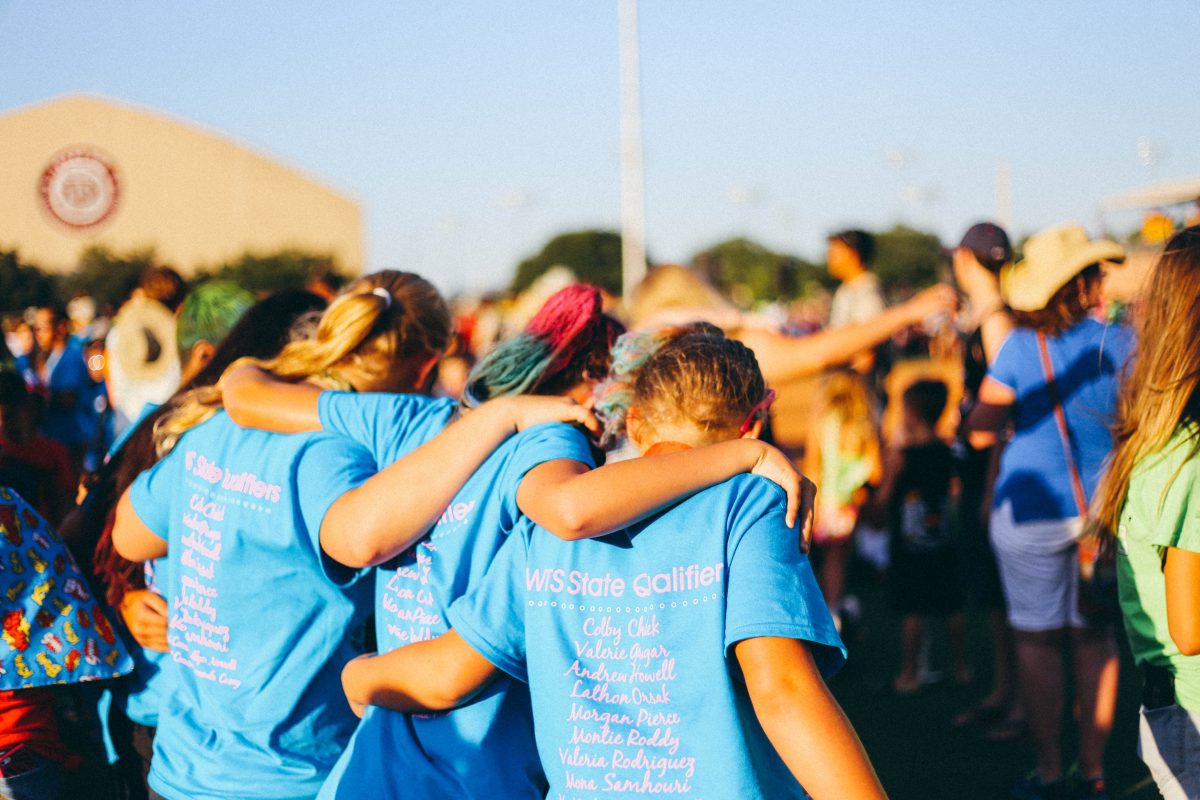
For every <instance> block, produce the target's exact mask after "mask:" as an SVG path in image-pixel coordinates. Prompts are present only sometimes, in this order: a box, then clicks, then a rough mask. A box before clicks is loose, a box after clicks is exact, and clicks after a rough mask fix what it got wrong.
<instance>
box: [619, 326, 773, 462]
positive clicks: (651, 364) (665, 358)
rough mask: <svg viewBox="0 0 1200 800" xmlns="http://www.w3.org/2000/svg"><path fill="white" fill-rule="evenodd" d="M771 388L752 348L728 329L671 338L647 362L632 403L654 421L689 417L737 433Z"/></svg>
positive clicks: (699, 425)
mask: <svg viewBox="0 0 1200 800" xmlns="http://www.w3.org/2000/svg"><path fill="white" fill-rule="evenodd" d="M766 392H767V387H766V381H764V380H763V376H762V370H760V369H759V367H758V360H757V359H756V358H755V357H754V352H753V351H752V350H750V348H748V347H746V345H744V344H742V343H741V342H739V341H737V340H736V339H727V338H725V337H724V336H723V335H719V334H712V333H693V334H686V335H683V336H678V337H676V338H674V339H670V340H669V341H667V342H666V343H664V344H663V345H662V347H660V348H659V350H658V352H656V353H655V354H654V355H652V356H651V357H650V358H649V359H648V360H647V361H646V363H645V364H643V365H642V367H641V369H639V370H638V373H637V378H636V380H634V382H633V401H632V405H633V406H636V407H637V409H638V411H639V413H640V417H641V418H642V419H643V420H645V421H646V422H647V423H648V424H649V425H651V426H653V425H655V424H658V423H686V424H688V425H691V426H693V427H695V428H696V429H697V430H700V431H703V432H705V433H707V434H709V435H711V436H714V437H719V438H722V439H724V438H730V439H732V438H737V437H738V435H739V431H738V428H739V427H740V426H741V424H742V422H744V421H745V419H746V417H747V415H749V413H750V412H751V411H752V410H754V407H755V406H756V405H758V404H759V403H760V402H761V401H762V400H763V398H764V397H765V396H766Z"/></svg>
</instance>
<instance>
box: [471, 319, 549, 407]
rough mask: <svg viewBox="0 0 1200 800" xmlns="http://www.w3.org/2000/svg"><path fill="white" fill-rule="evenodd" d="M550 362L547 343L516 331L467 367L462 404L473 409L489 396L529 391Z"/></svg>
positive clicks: (504, 395) (488, 398)
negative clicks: (472, 367) (466, 379)
mask: <svg viewBox="0 0 1200 800" xmlns="http://www.w3.org/2000/svg"><path fill="white" fill-rule="evenodd" d="M553 361H554V351H553V349H551V347H550V343H549V342H547V341H545V340H544V339H540V338H538V337H536V336H532V335H530V334H528V333H518V334H517V335H516V336H514V337H513V338H512V339H509V340H508V341H506V342H503V343H501V344H500V345H499V346H497V347H496V348H495V349H494V350H492V351H491V352H490V353H488V354H487V355H486V356H484V357H483V358H481V359H480V360H479V363H478V364H476V365H475V367H474V369H472V370H471V374H470V377H469V379H468V381H467V388H466V390H465V391H464V392H463V405H465V406H466V407H467V408H474V407H475V406H477V405H479V404H480V403H483V402H485V401H487V400H490V399H492V398H493V397H511V396H514V395H521V394H529V393H530V392H531V391H532V390H533V389H534V387H536V386H537V384H538V381H540V380H541V378H542V376H543V375H544V374H545V373H546V370H547V369H548V368H549V366H550V364H551V362H553Z"/></svg>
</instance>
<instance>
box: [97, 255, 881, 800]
mask: <svg viewBox="0 0 1200 800" xmlns="http://www.w3.org/2000/svg"><path fill="white" fill-rule="evenodd" d="M451 332H452V329H451V322H450V316H449V313H448V310H447V307H446V305H445V303H444V301H443V300H442V299H441V297H440V296H438V294H437V292H436V291H435V290H434V289H433V287H432V286H431V285H430V284H428V283H427V282H426V281H424V280H423V279H421V278H419V277H417V276H415V275H412V274H408V273H401V272H380V273H376V274H373V275H370V276H367V277H364V278H362V279H360V280H358V281H355V282H354V283H352V284H350V285H349V286H348V287H347V288H346V289H345V290H344V291H343V292H342V293H341V295H339V296H338V297H337V298H336V299H335V300H334V301H333V302H332V303H331V304H330V306H329V308H328V309H327V310H326V312H325V313H324V315H323V316H322V318H321V320H320V322H319V323H318V325H317V327H316V329H315V330H314V331H313V333H312V334H311V335H310V336H309V337H308V338H307V339H304V340H301V341H297V342H293V343H291V344H288V345H287V346H285V347H284V349H283V350H282V351H281V352H280V353H279V354H278V355H277V356H276V357H274V358H272V359H267V360H245V361H243V362H241V363H235V364H234V365H233V366H232V367H231V368H230V369H229V370H228V371H226V373H225V375H224V377H223V378H222V380H221V381H220V382H218V383H217V384H216V385H215V386H209V387H204V388H200V389H196V390H194V391H192V392H189V393H186V394H184V395H183V396H182V397H181V398H179V399H178V400H177V401H176V402H175V403H174V405H173V406H172V407H171V409H170V410H169V411H167V413H166V414H165V415H164V416H163V417H162V418H161V419H160V421H159V423H158V425H157V427H156V445H157V447H158V449H159V452H160V453H161V454H162V458H161V460H159V461H158V463H157V464H156V465H155V466H154V467H153V468H151V469H150V470H148V471H146V472H144V473H142V474H141V475H140V476H139V477H138V478H137V480H136V481H135V482H134V483H133V485H132V486H131V487H130V489H129V491H128V492H126V494H125V495H124V496H123V497H122V499H121V501H120V503H119V504H118V508H117V517H116V523H115V526H114V528H113V543H114V545H115V547H116V549H117V550H118V551H119V552H120V553H121V554H122V555H124V556H125V557H126V558H129V559H131V560H136V561H149V560H157V564H158V567H157V570H156V578H157V584H158V586H159V588H160V589H161V591H162V592H163V594H164V596H165V597H166V599H167V602H168V606H169V622H168V633H167V639H168V643H169V650H170V651H169V655H168V656H167V658H166V659H165V660H164V661H163V663H162V666H161V670H160V672H159V673H158V674H157V675H155V676H154V678H153V680H152V681H151V683H156V684H158V685H157V687H156V691H155V694H156V696H157V697H159V698H160V699H159V701H158V716H157V722H158V727H157V731H156V734H155V737H154V746H153V747H154V749H153V758H152V760H151V767H150V774H149V786H150V789H151V790H152V792H154V793H157V795H159V796H162V797H165V798H169V799H170V800H177V799H178V800H181V799H182V798H198V799H200V800H207V799H208V798H261V799H263V800H268V799H269V800H284V799H285V798H287V799H288V800H290V799H291V798H312V797H324V798H348V797H355V798H356V797H362V796H377V797H396V798H482V797H487V798H513V799H514V800H520V798H542V797H547V796H549V797H552V798H598V797H606V798H608V797H612V798H634V797H647V796H660V795H681V796H692V797H697V798H722V797H729V798H733V797H737V798H754V797H762V798H779V797H804V796H806V794H805V790H807V791H808V792H809V793H811V794H812V795H813V796H816V797H838V798H859V797H862V798H867V797H882V796H883V792H882V789H881V788H880V786H879V783H878V780H877V779H876V777H875V774H874V771H873V770H872V768H871V765H870V763H869V761H868V759H867V757H866V755H865V753H864V752H863V749H862V747H861V745H860V744H859V742H858V739H857V737H856V735H855V734H854V731H853V729H852V728H851V726H850V724H849V723H848V721H847V720H846V718H845V716H844V715H843V714H842V712H841V710H840V708H839V707H838V705H837V703H836V702H835V701H834V700H833V698H832V696H831V695H830V694H829V692H828V690H827V689H826V687H825V684H824V682H823V679H822V676H827V675H829V674H830V673H831V672H832V671H834V670H836V669H837V668H838V667H839V666H840V665H841V663H842V662H843V661H844V658H845V650H844V648H843V646H842V643H841V641H840V640H839V638H838V635H837V633H836V631H835V630H834V627H833V624H832V620H831V619H830V617H829V614H828V611H827V610H826V606H825V603H824V601H823V599H822V598H821V595H820V592H819V590H818V589H817V586H816V582H815V580H814V578H813V574H812V570H811V568H810V567H809V564H808V561H807V558H806V556H805V555H804V552H803V549H804V548H803V545H802V536H801V531H800V529H801V527H802V525H800V524H797V518H798V517H800V518H801V522H803V518H804V517H806V516H807V514H803V513H801V509H802V507H803V506H806V503H807V501H806V499H805V498H806V495H807V492H806V487H805V486H804V484H803V479H802V478H801V477H800V476H799V475H798V474H797V473H796V472H795V470H794V468H793V467H792V466H791V463H790V462H789V461H788V460H787V458H786V457H784V456H783V455H782V454H781V453H779V452H778V451H777V450H775V449H774V448H771V447H770V446H768V445H765V444H763V443H760V442H759V441H757V438H756V437H757V434H758V432H759V430H760V429H761V426H762V421H763V418H764V416H765V411H766V403H765V402H764V401H765V400H766V399H767V398H768V396H769V395H768V391H767V388H766V386H765V385H764V382H763V378H762V374H761V372H760V370H759V368H758V364H757V363H756V361H755V359H754V356H753V354H752V353H751V352H750V351H749V350H748V349H747V348H746V347H745V346H743V345H741V344H739V343H738V342H736V341H733V340H730V339H726V338H725V337H724V336H722V335H721V334H720V332H719V331H717V330H715V329H713V328H711V327H710V326H703V325H700V326H690V327H681V328H672V329H659V330H654V331H649V332H642V333H632V334H624V335H623V336H622V338H621V339H620V340H619V341H618V335H620V334H621V327H620V325H619V323H617V322H616V321H615V320H614V319H612V318H611V317H610V316H608V315H607V314H605V313H604V311H603V309H602V301H601V296H600V293H599V292H598V291H597V290H596V289H594V288H592V287H587V286H581V285H576V286H572V287H569V288H568V289H565V290H563V291H562V292H560V293H559V294H558V295H556V296H554V297H552V298H551V300H550V301H549V302H548V303H547V304H546V306H545V307H544V308H543V309H542V311H541V312H539V314H538V315H537V316H535V317H534V319H533V320H531V321H530V323H529V324H528V325H527V327H526V329H525V330H524V331H523V332H522V333H521V334H520V335H518V336H517V337H516V338H514V339H512V340H510V341H508V342H505V343H503V344H501V345H500V346H499V347H498V348H497V349H496V350H494V351H493V352H492V353H491V354H489V355H488V356H486V357H485V358H484V359H483V360H481V361H480V362H479V363H478V364H477V365H476V367H475V369H474V371H473V372H472V374H471V376H470V377H469V379H468V389H467V392H466V395H465V397H464V400H463V402H462V406H463V407H464V410H463V411H461V412H460V410H459V404H458V403H456V402H454V401H451V400H447V399H440V398H434V397H430V396H428V392H427V389H428V387H429V386H430V385H431V383H432V376H433V373H434V371H435V369H436V365H437V363H438V361H439V359H440V358H441V356H442V355H443V354H444V352H445V351H446V349H447V346H448V343H449V341H450V338H451ZM613 352H616V353H618V354H621V355H622V358H621V359H619V360H620V361H621V363H616V364H611V370H610V361H611V360H612V358H611V356H610V354H611V353H613ZM610 371H611V375H610ZM601 384H603V387H602V391H600V392H599V394H600V395H601V396H602V402H601V407H600V408H599V409H597V410H598V412H600V416H601V417H602V418H603V421H604V422H605V423H606V424H607V427H608V429H609V430H608V432H609V433H613V432H614V431H615V432H617V433H619V434H620V435H622V436H623V437H624V438H626V439H627V441H628V443H629V444H630V445H631V446H632V447H633V448H636V450H637V451H638V452H639V453H640V454H641V457H638V458H633V459H629V460H624V461H619V462H616V463H609V464H606V465H604V466H598V464H601V463H603V461H604V458H603V454H602V451H599V450H598V449H597V448H596V446H595V445H594V444H593V438H594V435H595V434H598V433H599V430H600V426H601V423H600V421H598V420H597V417H596V416H595V415H594V414H593V411H592V410H591V406H592V402H591V398H592V397H593V395H594V394H597V392H596V389H597V386H598V385H601ZM756 476H758V477H756ZM781 488H782V491H781ZM805 510H807V509H805ZM372 642H373V643H374V645H373V646H372V644H371V643H372ZM372 647H373V648H374V649H377V651H378V655H376V654H373V653H372V654H368V651H369V650H370V649H372ZM360 717H361V719H360ZM802 785H803V787H804V788H801V786H802Z"/></svg>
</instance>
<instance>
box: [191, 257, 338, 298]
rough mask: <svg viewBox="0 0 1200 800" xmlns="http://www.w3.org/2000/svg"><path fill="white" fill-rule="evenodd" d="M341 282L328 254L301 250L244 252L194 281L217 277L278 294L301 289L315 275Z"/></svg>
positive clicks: (245, 286)
mask: <svg viewBox="0 0 1200 800" xmlns="http://www.w3.org/2000/svg"><path fill="white" fill-rule="evenodd" d="M324 275H328V276H332V277H333V278H334V282H335V283H337V282H340V281H341V279H342V276H341V274H340V273H339V271H338V269H337V267H336V265H335V264H334V261H333V259H331V258H330V257H329V256H327V255H322V254H318V253H308V252H305V251H302V250H280V251H279V252H276V253H266V254H263V253H244V254H243V255H241V256H240V257H238V258H237V259H236V260H234V261H230V262H228V263H225V264H221V265H220V266H218V267H216V268H215V269H213V270H210V271H205V272H203V273H200V274H199V275H198V276H197V279H208V278H217V279H220V280H227V281H232V282H233V283H236V284H237V285H238V286H241V287H243V288H245V289H248V290H250V291H252V292H262V293H269V292H278V291H280V290H282V289H303V288H304V287H305V286H306V285H308V282H309V281H310V280H312V279H313V278H315V277H318V276H324Z"/></svg>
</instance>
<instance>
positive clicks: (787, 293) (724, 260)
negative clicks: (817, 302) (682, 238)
mask: <svg viewBox="0 0 1200 800" xmlns="http://www.w3.org/2000/svg"><path fill="white" fill-rule="evenodd" d="M692 264H693V265H694V266H695V268H696V269H697V270H699V271H700V272H701V273H702V274H703V275H704V276H705V277H707V278H708V280H709V281H710V282H711V283H712V284H713V285H714V286H716V287H717V288H718V289H720V290H721V292H722V293H724V294H726V295H727V296H729V297H732V298H733V299H734V300H735V301H736V302H738V303H739V304H740V305H746V306H748V305H751V304H752V303H754V302H762V301H767V302H770V301H773V300H777V299H785V300H786V299H791V298H793V297H796V296H797V295H799V294H800V293H801V292H802V290H803V289H804V287H805V286H807V285H810V284H811V283H812V282H814V281H816V282H820V283H828V282H829V280H830V279H829V276H828V275H827V274H826V272H825V270H824V269H823V268H822V267H820V266H818V265H816V264H813V263H811V262H809V261H805V260H804V259H802V258H798V257H796V256H791V255H786V254H784V253H777V252H775V251H774V250H771V249H770V248H768V247H765V246H764V245H761V244H759V243H758V242H755V241H753V240H751V239H746V238H744V237H738V238H735V239H729V240H727V241H724V242H720V243H718V244H715V245H713V246H712V247H709V248H706V249H704V250H701V251H700V252H699V253H696V255H694V256H692Z"/></svg>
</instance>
